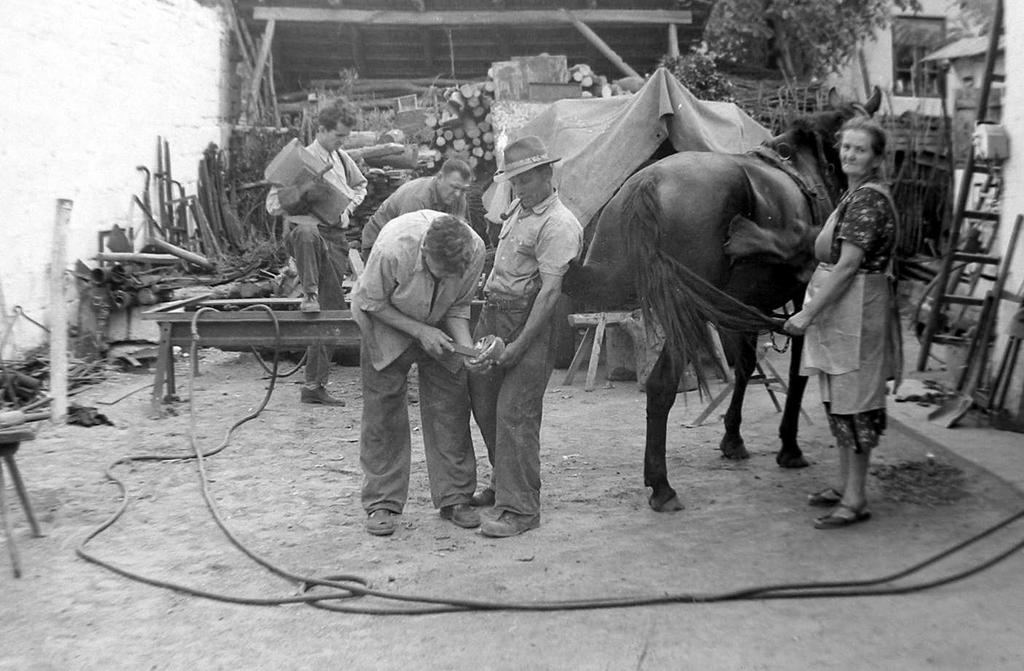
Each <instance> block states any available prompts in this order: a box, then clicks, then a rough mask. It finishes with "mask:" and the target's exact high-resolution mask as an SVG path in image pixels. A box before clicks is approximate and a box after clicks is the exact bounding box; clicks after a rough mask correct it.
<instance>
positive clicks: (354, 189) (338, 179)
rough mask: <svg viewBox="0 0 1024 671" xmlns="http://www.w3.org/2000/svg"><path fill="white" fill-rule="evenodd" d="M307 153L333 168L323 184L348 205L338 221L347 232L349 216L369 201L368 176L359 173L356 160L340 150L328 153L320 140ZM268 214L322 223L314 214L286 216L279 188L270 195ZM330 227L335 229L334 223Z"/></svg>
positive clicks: (300, 221)
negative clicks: (338, 193)
mask: <svg viewBox="0 0 1024 671" xmlns="http://www.w3.org/2000/svg"><path fill="white" fill-rule="evenodd" d="M306 149H307V150H309V152H310V153H311V154H313V155H314V156H317V157H319V158H320V159H321V160H323V161H324V162H326V163H329V164H330V165H331V169H330V170H328V171H327V172H326V173H324V180H325V181H326V182H327V183H328V184H330V185H331V186H333V187H334V188H336V189H337V190H338V191H340V192H341V193H342V195H344V196H345V198H346V199H348V201H349V203H348V205H347V206H346V207H345V210H344V211H343V212H340V213H339V221H338V222H337V223H339V224H340V225H341V227H342V228H347V227H348V224H349V215H350V214H351V212H352V210H354V209H355V208H356V206H357V205H359V203H361V202H363V199H364V198H366V176H364V175H363V173H362V172H361V171H360V170H359V166H358V165H356V162H355V161H354V160H352V157H351V156H349V155H348V154H346V153H345V152H344V151H342V150H341V149H338V150H337V151H331V152H329V151H327V149H325V148H324V146H323V145H322V144H320V143H319V142H318V141H317V140H313V142H311V143H310V144H309V145H308V146H307V147H306ZM267 212H269V213H270V214H275V215H276V214H283V215H285V219H287V220H288V221H293V222H295V223H302V222H310V223H314V224H320V223H323V222H322V221H320V219H319V218H317V217H316V216H315V215H312V214H297V215H289V214H287V213H286V212H285V211H284V208H282V207H281V201H280V200H279V199H278V197H277V187H276V186H274V187H271V188H270V192H269V193H268V194H267ZM329 223H331V224H332V225H333V224H334V223H335V222H329Z"/></svg>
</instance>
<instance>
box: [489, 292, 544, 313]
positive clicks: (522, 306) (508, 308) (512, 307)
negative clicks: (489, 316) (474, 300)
mask: <svg viewBox="0 0 1024 671" xmlns="http://www.w3.org/2000/svg"><path fill="white" fill-rule="evenodd" d="M534 298H535V296H523V297H511V296H495V295H493V294H488V295H487V297H486V298H485V299H484V307H488V308H491V309H492V310H499V311H503V312H514V311H518V310H529V309H530V307H532V306H533V299H534Z"/></svg>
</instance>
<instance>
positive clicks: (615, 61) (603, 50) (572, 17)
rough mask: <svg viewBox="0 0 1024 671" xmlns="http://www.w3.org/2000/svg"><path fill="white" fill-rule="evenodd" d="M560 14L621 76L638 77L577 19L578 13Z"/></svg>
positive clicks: (564, 12)
mask: <svg viewBox="0 0 1024 671" xmlns="http://www.w3.org/2000/svg"><path fill="white" fill-rule="evenodd" d="M561 12H562V14H564V15H565V18H567V19H568V20H569V21H570V22H571V23H572V25H574V26H576V30H578V31H580V33H581V34H582V35H583V37H585V38H587V41H588V42H590V43H591V44H593V45H594V46H595V47H596V48H597V50H598V51H600V52H601V53H602V54H603V55H604V57H605V58H607V59H608V60H609V61H611V64H612V65H614V66H615V67H617V68H618V69H619V70H620V71H621V72H622V73H623V74H625V75H626V76H627V77H639V76H640V73H638V72H637V71H636V70H634V69H633V68H631V67H629V65H627V64H626V61H624V60H622V56H619V55H618V54H617V53H615V50H614V49H612V48H611V47H610V46H608V44H607V43H606V42H605V41H604V40H602V39H601V38H600V36H598V34H597V33H595V32H594V31H593V30H591V29H590V27H588V26H587V24H586V23H585V22H584V21H583V20H582V19H580V18H579V13H577V12H570V11H568V10H565V9H563V10H561Z"/></svg>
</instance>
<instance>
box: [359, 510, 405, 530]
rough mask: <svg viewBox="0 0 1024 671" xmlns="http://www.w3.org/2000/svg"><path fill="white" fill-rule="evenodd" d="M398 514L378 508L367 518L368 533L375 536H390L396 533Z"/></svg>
mask: <svg viewBox="0 0 1024 671" xmlns="http://www.w3.org/2000/svg"><path fill="white" fill-rule="evenodd" d="M396 517H398V513H393V512H391V511H390V510H387V509H385V508H378V509H377V510H374V511H373V512H371V513H370V515H369V517H367V518H366V531H367V532H369V533H370V534H373V535H374V536H390V535H391V534H393V533H395V527H396V526H398V523H397V522H396V521H395V518H396Z"/></svg>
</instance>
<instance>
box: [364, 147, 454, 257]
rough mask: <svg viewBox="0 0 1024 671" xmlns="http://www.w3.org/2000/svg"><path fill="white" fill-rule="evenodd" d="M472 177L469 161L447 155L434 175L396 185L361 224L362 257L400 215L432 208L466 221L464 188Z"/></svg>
mask: <svg viewBox="0 0 1024 671" xmlns="http://www.w3.org/2000/svg"><path fill="white" fill-rule="evenodd" d="M472 180H473V172H472V170H471V169H470V167H469V164H468V163H466V162H465V161H463V160H462V159H459V158H450V159H448V160H447V161H445V162H444V164H442V165H441V170H440V171H439V172H438V173H437V174H436V175H431V176H428V177H417V178H416V179H413V180H410V181H408V182H406V183H405V184H403V185H401V186H400V187H398V189H397V190H396V191H395V192H394V193H392V194H391V195H390V196H388V198H387V200H385V201H384V202H383V203H381V204H380V207H378V208H377V211H376V212H374V213H373V216H372V217H370V220H369V221H367V222H366V225H365V226H364V227H363V237H362V244H361V248H360V254H361V255H362V257H363V260H364V261H365V260H366V259H368V258H370V250H371V249H372V248H373V244H374V242H376V240H377V236H378V235H379V234H380V229H381V228H383V227H384V224H386V223H388V222H389V221H391V220H392V219H394V218H395V217H397V216H399V215H402V214H407V213H409V212H416V211H417V210H434V211H437V212H445V213H447V214H452V215H455V216H456V217H459V218H460V219H463V220H468V219H469V217H468V208H467V205H466V191H467V189H469V185H470V182H472Z"/></svg>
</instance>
